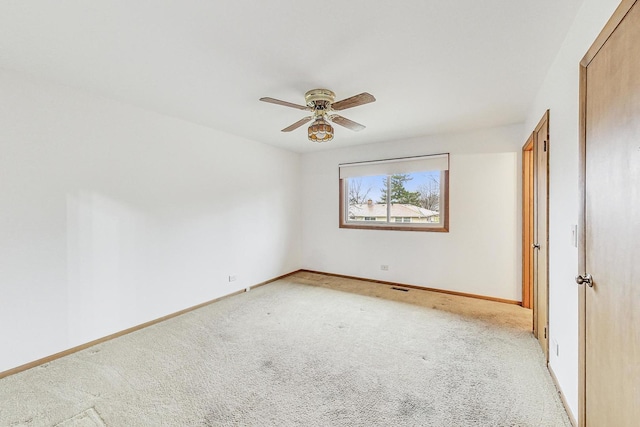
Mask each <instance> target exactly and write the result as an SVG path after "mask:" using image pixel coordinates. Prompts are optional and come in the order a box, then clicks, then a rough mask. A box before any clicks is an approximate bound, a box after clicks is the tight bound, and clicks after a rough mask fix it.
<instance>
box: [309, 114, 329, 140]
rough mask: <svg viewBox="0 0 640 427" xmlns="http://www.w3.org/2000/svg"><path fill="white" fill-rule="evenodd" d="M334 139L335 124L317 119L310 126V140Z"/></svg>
mask: <svg viewBox="0 0 640 427" xmlns="http://www.w3.org/2000/svg"><path fill="white" fill-rule="evenodd" d="M332 139H333V126H331V125H330V124H329V123H327V122H326V121H324V120H323V119H317V120H316V121H315V122H313V124H312V125H311V126H309V141H313V142H326V141H331V140H332Z"/></svg>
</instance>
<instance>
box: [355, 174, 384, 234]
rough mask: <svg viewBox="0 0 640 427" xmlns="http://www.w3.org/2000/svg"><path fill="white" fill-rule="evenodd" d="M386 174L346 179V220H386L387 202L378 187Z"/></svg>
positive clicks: (380, 186) (381, 184) (381, 185)
mask: <svg viewBox="0 0 640 427" xmlns="http://www.w3.org/2000/svg"><path fill="white" fill-rule="evenodd" d="M386 181H387V177H386V175H378V176H361V177H356V178H347V179H346V190H347V191H346V198H347V202H348V203H347V221H349V222H359V221H367V222H371V221H376V222H383V223H386V222H387V204H386V202H384V199H382V194H381V193H380V189H381V188H382V187H383V186H384V184H383V183H384V182H386Z"/></svg>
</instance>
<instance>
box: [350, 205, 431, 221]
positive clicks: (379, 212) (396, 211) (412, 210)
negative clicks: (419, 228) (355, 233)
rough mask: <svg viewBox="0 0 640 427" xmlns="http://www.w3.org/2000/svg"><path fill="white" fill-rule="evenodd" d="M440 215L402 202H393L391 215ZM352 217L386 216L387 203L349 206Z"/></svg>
mask: <svg viewBox="0 0 640 427" xmlns="http://www.w3.org/2000/svg"><path fill="white" fill-rule="evenodd" d="M436 215H439V213H438V212H435V211H430V210H429V209H424V208H421V207H418V206H414V205H406V204H401V203H392V204H391V217H412V218H429V217H432V216H436ZM349 216H350V217H360V216H370V217H381V216H382V217H386V216H387V204H386V203H372V204H370V205H369V204H367V203H363V204H360V205H350V206H349Z"/></svg>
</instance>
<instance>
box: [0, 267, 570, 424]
mask: <svg viewBox="0 0 640 427" xmlns="http://www.w3.org/2000/svg"><path fill="white" fill-rule="evenodd" d="M530 324H531V320H530V311H528V310H525V309H522V308H521V307H517V306H509V305H506V304H499V303H492V302H488V301H480V300H473V299H469V298H463V297H454V296H450V295H443V294H436V293H432V292H426V291H418V290H410V291H409V292H406V293H405V292H400V291H394V290H391V289H390V287H389V286H384V285H379V284H371V283H367V282H363V281H357V280H346V279H339V278H334V277H328V276H323V275H317V274H312V273H298V274H296V275H294V276H290V277H288V278H286V279H283V280H280V281H277V282H274V283H271V284H269V285H267V286H263V287H261V288H258V289H255V290H253V291H251V292H248V293H244V294H241V295H237V296H234V297H231V298H227V299H224V300H222V301H219V302H217V303H215V304H212V305H210V306H207V307H204V308H201V309H199V310H196V311H193V312H191V313H188V314H185V315H182V316H179V317H176V318H174V319H171V320H168V321H166V322H163V323H160V324H157V325H155V326H152V327H149V328H146V329H144V330H141V331H138V332H135V333H132V334H129V335H127V336H124V337H121V338H118V339H115V340H112V341H109V342H107V343H103V344H100V345H98V346H95V347H92V348H90V349H87V350H85V351H82V352H79V353H76V354H74V355H71V356H68V357H65V358H62V359H59V360H56V361H54V362H51V363H49V364H47V365H43V366H41V367H38V368H34V369H31V370H29V371H25V372H23V373H20V374H17V375H14V376H11V377H8V378H5V379H3V380H0V426H19V425H20V426H55V425H60V426H65V427H68V426H91V427H92V426H103V425H106V426H123V427H130V426H281V425H282V426H289V425H292V426H569V422H568V419H567V417H566V414H565V412H564V410H563V408H562V405H561V403H560V400H559V398H558V395H557V393H556V391H555V389H554V386H553V384H552V381H551V379H550V377H549V374H548V372H547V371H546V368H545V366H544V361H543V356H542V353H541V351H540V349H539V347H538V345H537V343H536V341H535V339H534V338H533V337H532V335H531V333H530V331H529V329H530Z"/></svg>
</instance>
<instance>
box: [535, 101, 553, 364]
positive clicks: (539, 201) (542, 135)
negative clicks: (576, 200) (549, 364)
mask: <svg viewBox="0 0 640 427" xmlns="http://www.w3.org/2000/svg"><path fill="white" fill-rule="evenodd" d="M533 143H534V145H533V151H534V164H535V172H534V187H535V189H534V192H535V198H534V219H533V222H534V224H533V230H534V231H533V233H534V240H535V244H536V250H534V251H533V284H534V286H533V297H534V304H533V305H534V311H533V313H534V320H533V321H534V325H533V329H534V334H535V336H536V338H538V341H539V342H540V346H541V347H542V350H543V352H544V355H545V359H546V360H547V361H548V360H549V339H548V336H549V333H548V331H547V325H548V324H549V314H548V310H549V290H548V289H549V285H548V278H549V275H548V250H549V237H548V236H549V233H548V228H549V226H548V224H549V221H548V218H549V202H548V197H549V196H548V195H549V112H548V111H547V112H546V113H545V115H544V116H543V117H542V120H540V123H539V124H538V126H537V127H536V130H535V131H534V132H533Z"/></svg>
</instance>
